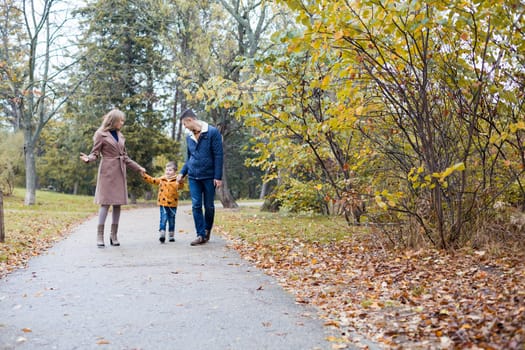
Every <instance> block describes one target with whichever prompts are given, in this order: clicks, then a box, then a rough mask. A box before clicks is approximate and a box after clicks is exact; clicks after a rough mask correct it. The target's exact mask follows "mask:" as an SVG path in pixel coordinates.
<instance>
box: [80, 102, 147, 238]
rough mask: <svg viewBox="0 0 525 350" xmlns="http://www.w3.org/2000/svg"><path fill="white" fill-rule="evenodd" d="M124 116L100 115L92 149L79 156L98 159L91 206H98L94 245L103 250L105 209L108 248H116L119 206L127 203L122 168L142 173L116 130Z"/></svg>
mask: <svg viewBox="0 0 525 350" xmlns="http://www.w3.org/2000/svg"><path fill="white" fill-rule="evenodd" d="M124 120H125V115H124V113H123V112H122V111H120V110H118V109H113V110H111V111H110V112H109V113H107V114H106V115H105V116H104V119H103V121H102V125H101V126H100V128H98V130H97V131H96V132H95V135H94V136H93V148H92V149H91V152H90V154H89V155H86V154H84V153H80V159H82V160H83V161H84V162H85V163H89V162H93V161H96V160H97V159H98V158H100V165H99V168H98V175H97V188H96V190H95V203H97V204H100V210H99V215H98V227H97V246H98V247H100V248H103V247H104V224H105V222H106V217H107V215H108V211H109V207H110V206H113V213H112V223H111V236H110V238H109V242H110V244H111V245H114V246H119V245H120V243H119V241H118V238H117V231H118V224H119V219H120V206H121V205H123V204H128V188H127V180H126V168H127V167H129V168H131V169H132V170H135V171H137V172H140V173H141V174H144V172H145V171H146V170H145V169H144V168H143V167H142V166H140V165H139V164H137V163H136V162H134V161H133V160H131V158H129V157H128V154H127V152H126V147H125V142H126V139H125V138H124V135H122V133H121V132H120V129H121V128H122V126H123V125H124Z"/></svg>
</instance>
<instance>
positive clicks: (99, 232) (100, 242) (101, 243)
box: [97, 225, 104, 248]
mask: <svg viewBox="0 0 525 350" xmlns="http://www.w3.org/2000/svg"><path fill="white" fill-rule="evenodd" d="M97 247H99V248H104V225H98V227H97Z"/></svg>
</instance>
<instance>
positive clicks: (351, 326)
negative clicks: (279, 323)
mask: <svg viewBox="0 0 525 350" xmlns="http://www.w3.org/2000/svg"><path fill="white" fill-rule="evenodd" d="M223 234H224V235H225V236H227V237H228V234H227V233H224V232H223ZM228 238H229V239H230V242H231V246H232V247H233V248H234V249H236V250H237V251H239V252H240V254H241V255H242V256H243V257H244V258H245V259H247V260H249V261H251V262H253V263H254V264H255V265H256V266H258V267H259V268H262V269H264V271H266V272H267V273H268V274H270V275H272V276H274V277H276V278H277V279H278V280H279V282H280V283H281V284H282V285H283V286H284V288H285V289H287V290H289V291H291V292H293V293H294V294H295V297H296V300H297V302H299V303H306V304H311V305H315V306H317V307H318V308H319V309H320V310H322V313H323V316H324V317H326V325H327V326H330V327H336V328H337V329H338V330H339V331H340V334H341V338H339V339H333V341H338V342H339V343H340V342H341V340H343V341H345V342H347V343H351V342H353V339H352V334H356V333H357V334H361V335H364V336H365V337H366V338H368V339H371V340H373V341H375V342H378V343H380V344H381V345H382V346H384V347H385V348H388V349H521V350H523V349H525V256H524V255H523V254H522V255H520V256H506V257H500V258H495V257H493V256H491V257H489V254H487V253H485V252H483V251H474V252H471V253H466V252H456V253H455V254H450V253H446V252H442V251H437V250H422V251H409V252H406V251H405V252H399V253H396V252H386V251H383V250H381V249H376V248H373V246H372V245H371V244H370V245H368V246H367V245H363V244H362V243H361V244H358V243H356V242H349V241H347V242H342V243H341V242H339V243H329V244H320V243H304V242H302V241H300V240H298V239H294V240H288V241H287V240H285V239H283V240H282V241H280V242H276V241H275V240H274V241H273V242H272V243H271V245H270V244H267V245H265V244H264V243H258V242H255V243H251V244H249V243H247V242H246V241H243V240H240V239H233V238H232V237H231V236H230V237H228ZM337 346H339V345H337ZM338 348H339V347H338Z"/></svg>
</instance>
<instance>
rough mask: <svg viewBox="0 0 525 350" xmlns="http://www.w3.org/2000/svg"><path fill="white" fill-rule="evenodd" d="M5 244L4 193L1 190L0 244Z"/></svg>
mask: <svg viewBox="0 0 525 350" xmlns="http://www.w3.org/2000/svg"><path fill="white" fill-rule="evenodd" d="M4 242H5V229H4V193H3V192H2V190H0V243H4Z"/></svg>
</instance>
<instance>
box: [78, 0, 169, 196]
mask: <svg viewBox="0 0 525 350" xmlns="http://www.w3.org/2000/svg"><path fill="white" fill-rule="evenodd" d="M152 4H154V3H153V2H152V3H151V4H148V3H141V2H139V3H137V2H134V1H128V0H119V1H112V0H111V1H108V0H100V1H96V2H94V3H91V4H88V5H87V6H86V7H84V8H81V9H79V10H78V12H77V13H78V14H79V15H80V16H81V17H82V19H83V20H82V22H81V26H82V29H83V35H82V37H81V39H80V42H79V45H80V48H81V54H82V55H83V56H84V57H85V58H84V59H83V60H82V63H81V69H80V74H81V76H82V77H83V78H82V79H84V80H85V84H84V85H83V87H82V90H81V91H80V93H79V105H78V106H76V107H75V108H76V109H78V110H79V111H80V115H79V116H78V123H79V124H87V125H90V127H89V128H88V130H86V132H85V134H86V137H87V138H91V137H92V135H93V132H94V130H95V129H96V128H97V127H98V126H99V125H100V122H101V120H100V117H101V116H102V115H104V114H105V113H106V112H107V110H109V109H111V108H113V107H118V108H120V109H122V110H123V111H124V112H125V113H126V126H125V128H126V130H125V135H126V148H127V150H128V153H129V154H130V156H131V157H132V158H133V159H134V160H135V161H137V162H138V163H139V164H141V165H143V166H144V167H146V168H147V169H150V170H153V169H152V166H153V164H152V160H153V158H154V157H155V156H156V155H161V154H166V155H168V157H169V158H170V159H173V158H174V153H175V149H176V148H177V147H176V144H175V143H174V142H173V141H172V140H170V139H169V137H167V136H166V134H165V132H166V126H167V121H166V118H164V116H163V113H162V111H159V110H157V109H156V108H155V105H156V104H157V103H158V101H159V95H160V94H162V88H163V77H164V74H165V73H166V71H167V61H166V59H165V57H164V47H163V46H162V43H161V41H160V38H159V33H163V32H164V30H165V23H164V14H162V13H160V12H159V11H157V10H158V8H156V7H152V6H148V5H152ZM129 185H130V188H131V189H130V195H131V196H132V200H135V198H136V197H137V196H138V195H140V194H141V193H142V192H143V191H144V190H146V189H147V188H148V187H147V185H146V184H145V183H144V182H143V181H142V180H141V179H139V178H138V176H135V175H133V174H131V175H130V178H129Z"/></svg>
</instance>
